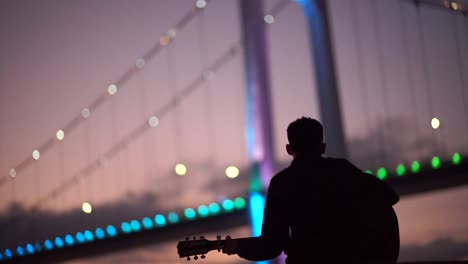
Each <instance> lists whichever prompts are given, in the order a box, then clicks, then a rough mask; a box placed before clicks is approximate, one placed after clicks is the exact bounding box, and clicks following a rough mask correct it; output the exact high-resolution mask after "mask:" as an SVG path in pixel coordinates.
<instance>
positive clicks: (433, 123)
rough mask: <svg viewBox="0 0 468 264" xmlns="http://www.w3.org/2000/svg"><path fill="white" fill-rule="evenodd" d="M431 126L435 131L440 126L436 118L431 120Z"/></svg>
mask: <svg viewBox="0 0 468 264" xmlns="http://www.w3.org/2000/svg"><path fill="white" fill-rule="evenodd" d="M431 126H432V128H433V129H437V128H439V126H440V121H439V119H438V118H437V117H434V118H432V120H431Z"/></svg>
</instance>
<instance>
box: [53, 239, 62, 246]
mask: <svg viewBox="0 0 468 264" xmlns="http://www.w3.org/2000/svg"><path fill="white" fill-rule="evenodd" d="M54 242H55V245H56V246H57V247H58V248H62V247H63V239H62V238H61V237H56V238H55V240H54Z"/></svg>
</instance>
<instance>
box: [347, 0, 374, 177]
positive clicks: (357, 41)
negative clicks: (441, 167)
mask: <svg viewBox="0 0 468 264" xmlns="http://www.w3.org/2000/svg"><path fill="white" fill-rule="evenodd" d="M350 5H351V25H352V28H353V29H354V34H353V35H354V46H355V47H356V64H357V71H358V85H359V88H360V89H359V90H360V94H361V96H360V98H361V100H362V102H361V108H362V115H363V116H364V124H365V126H366V131H367V133H368V134H369V135H370V134H371V126H370V120H371V116H370V110H369V91H368V89H369V87H368V86H367V75H366V71H365V70H364V67H365V65H364V61H363V52H362V42H361V26H360V23H359V8H357V5H358V4H357V3H351V4H350ZM367 160H368V162H369V163H370V164H367V165H366V167H369V168H377V161H376V159H375V155H372V153H371V151H370V149H369V150H368V151H367Z"/></svg>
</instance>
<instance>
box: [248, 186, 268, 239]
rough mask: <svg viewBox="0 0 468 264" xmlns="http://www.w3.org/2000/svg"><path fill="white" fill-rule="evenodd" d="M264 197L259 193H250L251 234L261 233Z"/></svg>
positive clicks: (257, 234)
mask: <svg viewBox="0 0 468 264" xmlns="http://www.w3.org/2000/svg"><path fill="white" fill-rule="evenodd" d="M264 207H265V198H264V197H263V195H261V194H260V193H252V194H251V195H250V216H251V219H252V234H253V236H259V235H260V234H261V233H262V221H263V208H264Z"/></svg>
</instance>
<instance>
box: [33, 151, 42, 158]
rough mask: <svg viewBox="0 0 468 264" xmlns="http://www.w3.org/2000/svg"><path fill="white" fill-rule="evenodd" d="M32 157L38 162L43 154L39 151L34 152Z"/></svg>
mask: <svg viewBox="0 0 468 264" xmlns="http://www.w3.org/2000/svg"><path fill="white" fill-rule="evenodd" d="M32 157H33V159H35V160H38V159H39V158H40V157H41V153H40V152H39V150H37V149H36V150H34V151H33V152H32Z"/></svg>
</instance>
